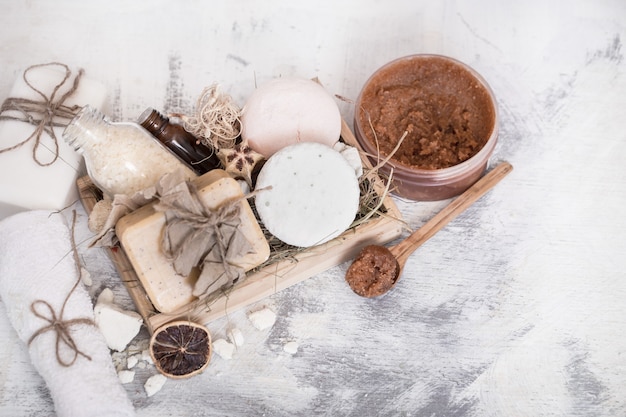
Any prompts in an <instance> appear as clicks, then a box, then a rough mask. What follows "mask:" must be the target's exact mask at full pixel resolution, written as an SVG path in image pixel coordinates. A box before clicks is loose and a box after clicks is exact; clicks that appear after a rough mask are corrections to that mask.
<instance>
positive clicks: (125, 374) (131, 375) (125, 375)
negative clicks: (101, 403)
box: [117, 369, 135, 384]
mask: <svg viewBox="0 0 626 417" xmlns="http://www.w3.org/2000/svg"><path fill="white" fill-rule="evenodd" d="M117 377H118V378H119V379H120V382H121V383H122V384H128V383H130V382H133V379H135V371H129V370H127V369H123V370H121V371H119V372H118V373H117Z"/></svg>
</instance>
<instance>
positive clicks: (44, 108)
mask: <svg viewBox="0 0 626 417" xmlns="http://www.w3.org/2000/svg"><path fill="white" fill-rule="evenodd" d="M51 66H52V67H53V66H60V67H62V68H64V69H65V76H64V77H63V79H62V80H61V82H59V83H58V84H57V85H55V86H54V88H53V90H52V93H51V94H50V97H48V96H46V94H45V93H43V92H42V91H41V90H39V89H38V88H37V87H35V86H34V85H33V84H32V83H31V81H30V80H29V79H28V75H29V73H30V72H31V71H32V70H34V69H36V68H42V67H51ZM83 73H84V71H83V70H82V69H80V70H79V71H78V74H77V75H76V77H74V80H73V82H72V85H71V88H70V89H69V90H68V91H67V92H65V93H64V94H63V95H61V97H60V98H59V99H58V100H56V101H55V99H56V95H57V93H58V92H59V90H60V89H61V88H62V87H63V86H64V85H65V83H66V82H67V80H68V79H69V78H70V77H71V75H72V71H71V70H70V69H69V67H68V66H67V65H65V64H62V63H59V62H49V63H46V64H36V65H31V66H30V67H28V68H26V70H25V71H24V73H23V74H22V78H23V79H24V82H25V83H26V85H27V86H28V87H30V88H31V89H32V90H33V91H34V92H35V93H37V94H38V95H39V96H41V100H32V99H27V98H22V97H9V98H7V99H6V100H4V102H3V103H2V106H1V107H0V120H16V121H20V122H24V123H28V124H30V125H33V126H35V130H34V131H33V132H32V133H31V135H30V136H28V137H27V138H26V139H24V140H22V141H21V142H18V143H17V144H15V145H13V146H10V147H7V148H4V149H0V154H2V153H5V152H10V151H12V150H14V149H17V148H20V147H21V146H23V145H25V144H26V143H28V142H30V141H31V140H34V141H35V143H34V145H33V148H32V154H33V160H34V161H35V162H36V163H37V164H38V165H39V166H42V167H45V166H49V165H52V164H53V163H55V162H56V160H57V159H59V141H58V139H57V137H56V134H55V132H54V127H64V126H67V122H59V121H58V119H63V120H66V121H69V120H71V119H72V118H73V117H74V116H75V115H76V114H77V113H78V111H79V110H80V109H81V106H78V105H74V106H67V105H65V104H63V103H64V102H65V100H67V99H68V98H69V97H70V96H71V95H72V94H74V93H75V92H76V90H77V89H78V84H79V82H80V79H81V77H82V75H83ZM10 111H14V112H17V113H19V116H14V115H9V114H5V113H7V112H10ZM44 132H45V133H46V134H47V135H48V136H49V137H50V138H51V139H52V146H53V149H51V151H52V153H53V158H52V160H50V161H48V162H45V161H42V160H41V159H40V158H39V156H38V149H39V147H40V146H43V144H42V135H43V133H44Z"/></svg>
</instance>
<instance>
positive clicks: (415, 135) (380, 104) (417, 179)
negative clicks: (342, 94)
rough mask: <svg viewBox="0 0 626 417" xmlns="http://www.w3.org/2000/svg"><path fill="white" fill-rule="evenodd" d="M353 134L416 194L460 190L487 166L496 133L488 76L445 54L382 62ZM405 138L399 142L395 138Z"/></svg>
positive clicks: (397, 186) (396, 181)
mask: <svg viewBox="0 0 626 417" xmlns="http://www.w3.org/2000/svg"><path fill="white" fill-rule="evenodd" d="M354 129H355V135H356V138H357V140H358V141H359V143H360V144H361V146H362V147H363V149H364V150H365V151H366V152H367V153H368V154H369V155H370V159H371V161H372V162H373V164H374V165H377V164H378V163H379V162H380V161H383V160H384V159H386V158H387V157H390V159H389V161H388V162H387V163H385V164H384V165H383V166H382V167H380V172H381V173H383V174H385V175H389V173H390V172H391V171H392V170H393V174H392V191H393V192H394V193H395V194H397V195H398V196H401V197H405V198H408V199H411V200H423V201H433V200H443V199H446V198H450V197H453V196H456V195H458V194H460V193H462V192H463V191H465V190H466V189H467V188H469V186H470V185H472V184H473V183H474V182H476V181H477V180H478V179H479V178H480V176H481V175H482V173H483V172H484V170H485V168H486V166H487V163H488V160H489V157H490V156H491V154H492V153H493V149H494V147H495V145H496V142H497V138H498V113H497V106H496V101H495V98H494V95H493V93H492V91H491V89H490V88H489V85H488V84H487V82H486V81H485V80H484V79H483V78H482V77H481V76H480V75H479V74H478V73H477V72H476V71H474V70H473V69H472V68H470V67H468V66H467V65H465V64H463V63H461V62H459V61H457V60H455V59H452V58H449V57H445V56H441V55H426V54H420V55H411V56H407V57H404V58H400V59H397V60H394V61H392V62H390V63H388V64H386V65H384V66H383V67H382V68H380V69H378V70H377V71H376V72H375V73H374V74H373V75H372V76H371V77H370V78H369V79H368V80H367V82H366V83H365V86H364V87H363V90H362V91H361V93H360V95H359V97H358V99H357V103H356V108H355V120H354ZM400 140H401V143H400V145H399V146H398V142H399V141H400Z"/></svg>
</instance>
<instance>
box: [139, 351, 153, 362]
mask: <svg viewBox="0 0 626 417" xmlns="http://www.w3.org/2000/svg"><path fill="white" fill-rule="evenodd" d="M141 360H143V361H145V362H147V363H149V364H150V365H153V364H154V361H153V360H152V356H151V355H150V350H148V349H144V350H142V351H141Z"/></svg>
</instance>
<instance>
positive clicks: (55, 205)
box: [0, 65, 107, 220]
mask: <svg viewBox="0 0 626 417" xmlns="http://www.w3.org/2000/svg"><path fill="white" fill-rule="evenodd" d="M77 74H78V71H72V74H71V75H70V77H69V78H68V79H67V80H66V81H65V83H64V84H63V85H62V87H61V88H59V90H58V91H57V92H56V94H55V96H54V101H55V102H56V101H57V100H59V99H60V98H61V97H62V96H63V94H64V93H66V92H67V91H69V90H70V89H71V88H72V85H73V82H74V77H76V75H77ZM65 75H66V73H65V70H63V69H62V67H61V66H57V65H54V66H52V65H49V66H36V67H33V68H31V69H30V70H29V71H28V74H27V76H28V81H29V82H30V83H31V84H32V85H33V87H35V88H36V89H38V90H39V91H41V92H42V93H43V94H44V95H45V96H46V97H47V98H50V95H51V94H52V92H53V90H54V88H55V86H57V85H58V84H60V83H61V82H62V81H63V78H64V77H65ZM8 97H13V98H23V99H29V100H34V101H43V99H44V98H43V97H42V96H41V95H39V94H38V93H37V92H36V91H35V90H33V89H32V88H31V87H30V86H29V85H28V84H26V82H25V81H24V78H23V72H20V74H19V76H18V78H17V80H16V82H15V84H14V85H13V88H12V90H11V92H10V93H9V96H8ZM106 97H107V92H106V88H105V86H104V85H103V84H101V83H99V82H97V81H95V80H92V79H89V78H87V77H85V76H82V77H81V78H80V81H79V84H78V88H77V89H76V91H74V93H73V94H72V95H71V96H69V97H68V98H67V99H66V100H65V101H64V102H63V105H66V106H74V105H78V106H84V105H86V104H89V105H91V106H93V107H96V108H98V109H101V108H102V107H103V106H104V104H105V101H106ZM2 100H4V99H2ZM3 115H4V116H14V117H21V116H22V114H21V113H20V112H18V111H14V110H11V111H6V112H4V113H3ZM58 121H59V122H64V123H69V120H62V119H59V120H58ZM35 129H36V126H34V125H32V124H30V123H27V122H23V121H19V120H0V149H7V148H10V147H12V146H14V145H16V144H18V143H19V142H22V141H24V140H25V139H26V138H28V137H29V136H31V135H32V134H33V132H34V131H35ZM53 129H54V132H55V135H56V138H57V144H58V154H59V157H58V159H57V160H56V161H55V162H54V163H53V164H51V165H48V166H40V165H39V164H38V163H37V162H36V161H35V159H34V158H33V150H34V147H35V138H34V137H33V138H32V139H31V140H29V141H28V142H26V143H25V144H23V145H22V146H20V147H18V148H15V149H12V150H9V151H7V152H2V153H0V220H1V219H3V218H5V217H8V216H10V215H12V214H15V213H18V212H21V211H26V210H35V209H46V210H61V209H63V208H65V207H67V206H69V205H71V204H72V203H73V202H74V201H77V199H78V191H77V187H76V180H77V178H78V177H79V176H80V175H83V174H84V172H85V171H84V163H83V158H82V156H81V155H80V154H79V153H77V152H76V151H75V150H74V149H73V148H72V147H71V146H70V145H68V144H66V143H65V141H64V140H63V130H64V128H63V127H62V126H57V127H54V128H53ZM55 146H56V145H55V144H54V141H53V139H52V138H51V137H50V135H48V134H47V133H46V132H43V133H42V134H41V142H40V145H39V146H38V147H37V151H36V155H37V158H38V159H39V161H41V162H42V163H49V162H50V161H52V160H53V159H54V155H55Z"/></svg>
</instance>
